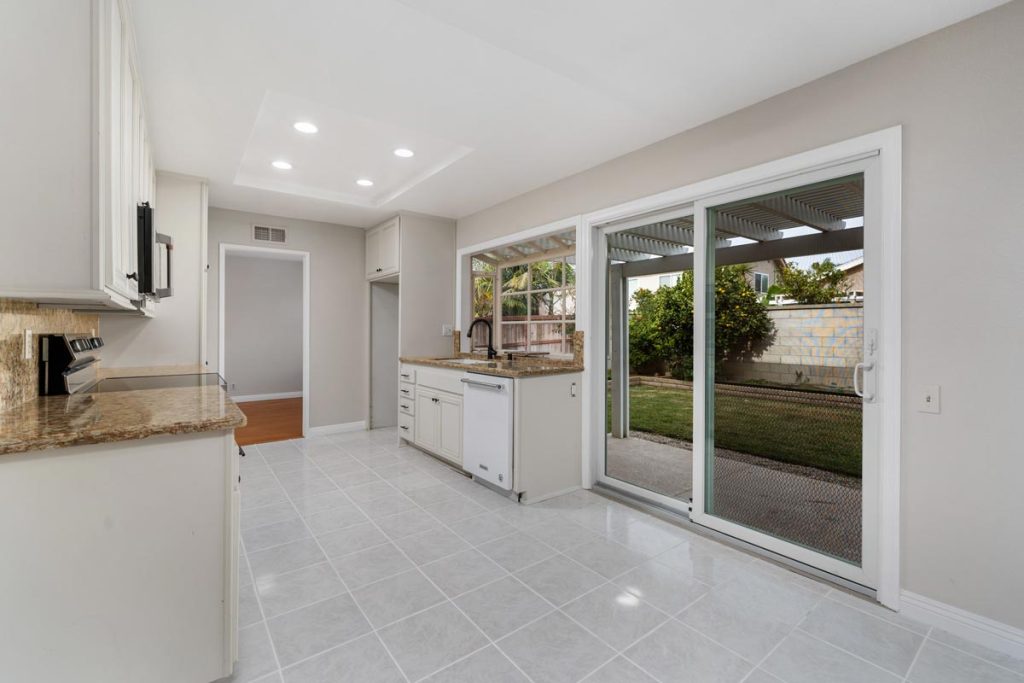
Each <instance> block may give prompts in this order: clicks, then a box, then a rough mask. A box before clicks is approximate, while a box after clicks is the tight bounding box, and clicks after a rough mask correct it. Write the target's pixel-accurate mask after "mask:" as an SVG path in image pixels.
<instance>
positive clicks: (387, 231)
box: [376, 218, 399, 275]
mask: <svg viewBox="0 0 1024 683" xmlns="http://www.w3.org/2000/svg"><path fill="white" fill-rule="evenodd" d="M398 222H399V219H397V218H395V219H394V220H390V221H388V222H387V223H385V224H384V225H382V226H380V227H379V228H376V229H377V230H379V231H380V238H379V246H378V249H379V256H378V258H377V260H378V262H379V263H378V264H377V265H378V267H379V268H380V274H381V275H393V274H394V273H397V272H398V249H399V245H398V239H399V232H398Z"/></svg>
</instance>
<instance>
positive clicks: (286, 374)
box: [223, 254, 302, 396]
mask: <svg viewBox="0 0 1024 683" xmlns="http://www.w3.org/2000/svg"><path fill="white" fill-rule="evenodd" d="M224 271H225V272H224V294H225V296H224V330H225V334H224V366H225V367H224V369H223V370H224V378H225V379H226V380H227V382H228V386H229V387H230V388H231V393H232V394H233V395H235V396H252V395H254V394H281V393H289V392H298V391H302V261H294V260H281V259H272V258H259V257H253V256H243V255H235V254H229V255H228V257H227V259H226V261H225V268H224Z"/></svg>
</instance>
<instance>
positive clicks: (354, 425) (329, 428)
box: [307, 420, 366, 436]
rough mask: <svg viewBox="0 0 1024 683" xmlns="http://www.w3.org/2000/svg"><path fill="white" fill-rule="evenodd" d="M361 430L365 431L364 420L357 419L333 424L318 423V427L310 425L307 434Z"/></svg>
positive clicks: (315, 434) (321, 434) (316, 434)
mask: <svg viewBox="0 0 1024 683" xmlns="http://www.w3.org/2000/svg"><path fill="white" fill-rule="evenodd" d="M362 431H366V420H359V421H357V422H342V423H340V424H333V425H320V426H319V427H310V428H309V429H308V430H307V436H325V435H327V434H343V433H345V432H362Z"/></svg>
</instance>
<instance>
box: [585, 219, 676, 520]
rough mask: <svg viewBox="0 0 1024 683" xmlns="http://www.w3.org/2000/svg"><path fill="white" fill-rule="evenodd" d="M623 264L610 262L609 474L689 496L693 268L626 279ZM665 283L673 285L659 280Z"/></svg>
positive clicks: (663, 492)
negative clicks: (669, 285)
mask: <svg viewBox="0 0 1024 683" xmlns="http://www.w3.org/2000/svg"><path fill="white" fill-rule="evenodd" d="M645 227H646V226H645ZM638 229H639V230H644V229H645V228H638ZM648 256H649V257H651V258H654V257H656V256H657V255H656V254H648ZM645 262H646V261H645ZM625 265H628V264H621V263H615V262H612V261H609V263H608V266H607V273H608V283H609V285H608V288H609V291H608V297H607V301H608V307H607V322H608V324H607V327H606V330H607V334H608V351H609V353H608V357H609V366H608V377H609V382H608V384H607V392H608V399H607V404H606V405H607V414H608V420H607V430H608V435H607V439H606V441H605V474H606V475H607V476H608V477H612V478H614V479H618V480H620V481H623V482H627V483H629V484H632V485H634V486H638V487H640V488H643V489H646V490H648V491H652V492H654V493H657V494H660V495H663V496H667V497H669V498H674V499H676V500H678V501H681V502H689V500H690V499H691V497H692V491H693V487H692V482H693V445H692V440H693V386H692V384H691V380H692V378H693V304H694V298H693V273H692V271H687V272H686V273H684V274H683V275H682V276H681V277H680V275H679V273H678V270H675V272H674V273H665V274H660V275H659V274H654V275H644V276H638V277H629V276H628V273H626V272H624V270H623V267H624V266H625ZM663 278H664V280H663ZM663 281H664V282H668V283H671V284H672V285H673V286H672V287H668V286H661V285H662V282H663ZM677 282H678V286H676V283H677Z"/></svg>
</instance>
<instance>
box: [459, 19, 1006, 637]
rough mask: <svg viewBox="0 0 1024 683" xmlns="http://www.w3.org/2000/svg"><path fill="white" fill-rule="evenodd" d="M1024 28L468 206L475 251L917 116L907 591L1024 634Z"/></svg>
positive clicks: (910, 149) (819, 84)
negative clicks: (927, 399) (930, 399)
mask: <svg viewBox="0 0 1024 683" xmlns="http://www.w3.org/2000/svg"><path fill="white" fill-rule="evenodd" d="M1021 36H1024V2H1022V1H1021V0H1016V2H1012V3H1010V4H1008V5H1004V6H1002V7H1000V8H997V9H995V10H993V11H991V12H988V13H986V14H982V15H980V16H978V17H975V18H974V19H971V20H968V21H966V22H963V23H961V24H958V25H955V26H952V27H950V28H948V29H945V30H943V31H940V32H937V33H934V34H932V35H929V36H925V37H924V38H921V39H919V40H916V41H913V42H911V43H908V44H906V45H904V46H901V47H899V48H896V49H894V50H891V51H889V52H887V53H884V54H882V55H879V56H877V57H874V58H872V59H869V60H866V61H864V62H862V63H860V64H856V65H854V66H851V67H849V68H847V69H844V70H843V71H839V72H837V73H835V74H832V75H830V76H827V77H825V78H823V79H821V80H818V81H815V82H813V83H810V84H808V85H805V86H802V87H800V88H797V89H795V90H792V91H790V92H787V93H784V94H782V95H779V96H777V97H774V98H772V99H769V100H766V101H764V102H761V103H759V104H757V105H754V106H752V107H750V108H747V109H744V110H742V111H739V112H737V113H735V114H732V115H730V116H727V117H724V118H721V119H718V120H716V121H713V122H711V123H708V124H705V125H703V126H700V127H698V128H695V129H693V130H690V131H688V132H685V133H682V134H680V135H677V136H675V137H672V138H669V139H667V140H664V141H662V142H660V143H657V144H655V145H652V146H650V147H646V148H644V149H641V150H638V151H636V152H633V153H631V154H629V155H626V156H623V157H620V158H618V159H615V160H613V161H610V162H608V163H605V164H602V165H601V166H598V167H596V168H593V169H591V170H588V171H586V172H584V173H580V174H578V175H575V176H572V177H570V178H566V179H565V180H562V181H559V182H557V183H553V184H551V185H547V186H545V187H542V188H540V189H537V190H535V191H532V192H530V193H528V194H525V195H522V196H520V197H517V198H515V199H512V200H510V201H507V202H505V203H503V204H500V205H498V206H495V207H493V208H490V209H487V210H485V211H482V212H480V213H477V214H475V215H472V216H469V217H466V218H464V219H462V220H460V221H459V223H458V244H459V246H466V245H471V244H475V243H477V242H480V241H483V240H487V239H491V238H494V237H497V236H500V235H503V234H507V233H510V232H513V231H516V230H520V229H524V228H528V227H532V226H536V225H542V224H545V223H547V222H550V221H552V220H556V219H559V218H562V217H566V216H571V215H574V214H579V213H584V212H588V211H591V210H595V209H599V208H602V207H607V206H610V205H613V204H616V203H618V202H621V201H625V200H629V199H634V198H637V197H641V196H645V195H649V194H652V193H655V192H658V191H661V190H667V189H670V188H674V187H678V186H681V185H685V184H688V183H692V182H695V181H698V180H702V179H706V178H710V177H714V176H717V175H720V174H723V173H728V172H730V171H736V170H738V169H742V168H746V167H749V166H752V165H755V164H758V163H762V162H766V161H770V160H773V159H777V158H780V157H784V156H788V155H791V154H795V153H797V152H801V151H804V150H808V149H813V148H816V147H820V146H823V145H827V144H830V143H833V142H837V141H839V140H844V139H847V138H850V137H853V136H856V135H860V134H863V133H868V132H872V131H876V130H880V129H882V128H886V127H889V126H893V125H896V124H902V125H903V127H904V128H903V144H904V147H903V250H904V251H903V257H902V260H903V263H902V265H903V345H904V347H903V353H902V356H903V387H904V404H903V409H902V410H903V453H902V472H903V474H902V486H903V493H902V520H901V527H902V537H901V543H902V572H903V575H902V585H903V587H904V589H906V590H909V591H913V592H916V593H919V594H923V595H925V596H928V597H930V598H933V599H935V600H940V601H942V602H945V603H948V604H951V605H954V606H956V607H960V608H962V609H966V610H969V611H971V612H975V613H977V614H981V615H984V616H987V617H990V618H992V619H996V620H998V621H1001V622H1004V623H1007V624H1011V625H1013V626H1016V627H1018V628H1021V627H1024V609H1022V605H1024V581H1021V580H1020V577H1021V576H1024V542H1021V539H1022V532H1021V521H1020V520H1021V519H1022V518H1024V495H1022V494H1021V482H1024V458H1022V457H1021V430H1020V427H1019V424H1020V412H1021V410H1020V403H1019V402H1018V400H1017V399H1018V393H1019V392H1018V389H1019V383H1020V378H1022V377H1024V354H1021V353H1020V340H1021V337H1022V334H1024V306H1022V305H1021V303H1020V295H1019V286H1018V283H1017V280H1018V279H1019V274H1020V251H1021V249H1022V248H1024V231H1022V230H1021V227H1020V220H1021V216H1024V192H1021V191H1020V188H1021V187H1024V123H1022V122H1024V68H1022V64H1024V40H1022V39H1021ZM808 58H809V59H813V55H808ZM926 384H939V385H941V386H942V414H941V415H932V414H924V413H920V412H917V410H916V409H915V398H916V395H917V394H918V393H919V392H920V391H921V389H922V386H923V385H926Z"/></svg>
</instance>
